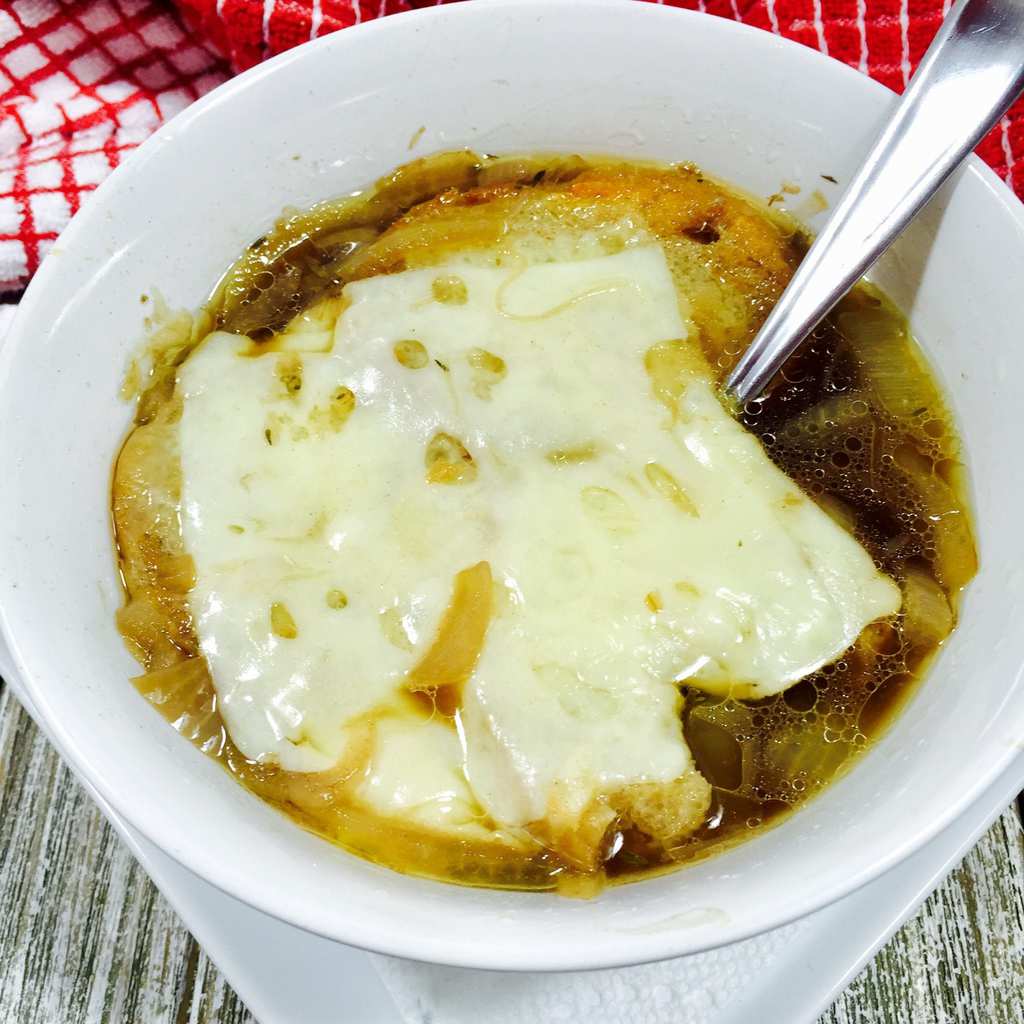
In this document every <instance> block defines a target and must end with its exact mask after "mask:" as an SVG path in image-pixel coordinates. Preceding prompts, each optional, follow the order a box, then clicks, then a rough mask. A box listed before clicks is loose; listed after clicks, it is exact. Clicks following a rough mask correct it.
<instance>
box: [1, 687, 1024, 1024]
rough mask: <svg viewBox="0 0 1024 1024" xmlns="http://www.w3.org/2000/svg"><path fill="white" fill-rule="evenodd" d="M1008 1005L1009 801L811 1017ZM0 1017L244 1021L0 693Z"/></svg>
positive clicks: (1014, 864) (4, 1021)
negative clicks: (834, 998) (871, 957)
mask: <svg viewBox="0 0 1024 1024" xmlns="http://www.w3.org/2000/svg"><path fill="white" fill-rule="evenodd" d="M1022 1006H1024V833H1022V830H1021V826H1020V821H1019V819H1018V818H1017V816H1016V814H1015V812H1014V811H1013V810H1008V811H1007V812H1006V813H1005V814H1004V815H1003V816H1002V818H1001V819H1000V820H999V821H998V822H997V823H996V824H995V825H994V826H993V828H992V829H991V830H990V831H989V833H988V834H987V835H986V836H985V837H984V838H983V839H982V841H981V842H980V843H979V844H978V846H977V847H976V848H975V850H974V851H972V853H971V854H970V855H969V856H968V858H967V859H966V860H965V862H964V864H963V865H962V866H961V867H960V868H959V869H958V870H957V871H955V872H954V873H953V875H952V876H951V877H950V879H949V880H948V881H947V882H946V884H945V885H943V886H942V888H941V889H940V890H939V891H938V892H937V893H935V894H934V895H933V896H932V897H931V898H930V899H929V900H928V901H927V903H926V904H925V906H924V907H923V908H922V910H921V912H920V913H919V914H918V915H917V916H916V917H915V918H914V920H912V921H910V922H909V923H908V924H907V925H906V926H905V927H904V928H903V929H902V930H901V932H900V933H899V934H898V935H897V936H896V937H895V938H893V940H892V941H891V942H890V943H889V944H888V945H887V946H886V947H885V948H884V949H883V950H882V951H881V952H880V953H879V955H878V956H877V957H876V959H875V961H874V962H873V963H872V964H871V966H870V967H869V968H868V969H867V970H866V971H865V972H864V973H863V974H862V975H861V976H860V977H859V978H858V979H857V980H856V981H855V982H854V983H853V985H851V986H850V988H849V989H848V990H847V992H846V993H844V995H843V996H842V997H841V998H840V999H839V1000H838V1002H837V1003H836V1004H835V1006H833V1007H832V1008H831V1010H830V1011H829V1012H828V1013H827V1014H826V1015H825V1016H824V1017H823V1018H822V1021H821V1024H911V1022H913V1024H1020V1021H1021V1020H1022V1018H1024V1012H1022V1009H1021V1008H1022ZM0 1024H255V1022H254V1021H253V1018H252V1017H251V1016H250V1015H249V1014H248V1013H247V1012H246V1010H245V1008H244V1007H243V1006H242V1005H241V1003H240V1001H239V1000H238V998H237V997H236V996H235V995H234V993H233V992H232V991H231V989H230V988H229V987H228V986H227V985H226V983H225V982H224V980H223V978H222V977H221V976H220V974H219V972H218V971H217V969H216V967H215V966H214V965H213V964H212V963H211V962H210V961H209V959H208V958H207V957H206V956H205V955H204V954H203V953H202V951H201V950H200V949H199V947H198V946H197V945H196V943H195V941H194V940H193V939H192V938H191V936H190V935H189V934H188V932H187V931H185V929H184V928H183V926H182V925H181V924H180V922H179V921H178V920H177V918H176V917H175V915H174V913H173V911H172V910H171V909H170V908H169V907H168V906H167V904H166V903H165V902H164V900H163V899H162V897H161V896H160V895H159V893H157V892H156V890H155V889H154V887H153V885H152V884H151V883H150V882H149V880H148V879H147V878H146V876H145V875H144V873H143V872H142V871H141V870H140V869H139V867H138V866H137V865H136V864H135V862H134V860H133V859H132V858H131V856H130V855H129V854H128V852H127V851H126V850H125V849H124V847H123V846H122V845H121V844H120V842H119V841H118V839H117V837H116V835H115V834H114V832H113V831H112V830H111V828H110V827H109V826H108V825H107V824H106V823H105V822H104V820H103V818H102V816H101V815H100V814H99V812H98V811H97V810H96V809H95V807H93V805H92V804H91V802H90V801H89V800H88V798H87V797H86V796H85V795H84V794H83V793H82V791H81V790H80V789H79V787H78V785H77V784H76V783H75V782H74V780H73V778H72V777H71V775H70V773H69V772H68V770H67V769H66V768H64V767H63V765H61V763H60V761H59V759H58V758H57V756H56V755H55V754H54V753H53V751H52V750H51V749H50V747H49V745H48V744H47V743H46V741H45V740H43V739H42V737H41V736H40V735H39V733H38V731H37V730H36V729H35V727H34V726H33V725H32V723H31V720H30V719H29V718H28V716H27V715H26V714H25V713H24V712H23V711H22V710H21V708H20V707H19V706H18V705H17V703H16V701H15V700H14V699H13V698H12V697H11V696H10V694H9V693H8V692H6V690H3V689H0ZM481 1024H484V1021H482V1022H481Z"/></svg>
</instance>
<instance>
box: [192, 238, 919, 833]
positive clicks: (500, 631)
mask: <svg viewBox="0 0 1024 1024" xmlns="http://www.w3.org/2000/svg"><path fill="white" fill-rule="evenodd" d="M346 296H347V298H348V300H349V304H348V306H347V308H346V309H345V312H344V313H343V315H342V316H341V319H340V320H339V322H338V324H337V328H336V331H335V336H334V343H333V347H332V348H330V349H329V350H327V351H324V343H323V336H322V328H321V327H320V324H319V322H317V324H315V325H314V326H315V327H316V330H311V331H310V337H311V340H312V341H313V342H314V344H312V345H311V346H310V347H311V348H312V349H313V351H306V352H301V353H296V352H295V351H288V352H284V353H268V354H265V355H261V356H258V357H251V356H248V355H246V354H245V353H247V352H248V351H249V350H250V347H251V346H250V345H249V343H248V341H247V340H246V339H240V338H237V337H234V336H231V335H225V334H219V335H213V336H211V337H210V338H208V339H207V340H206V341H205V342H204V344H203V345H202V346H201V348H200V349H199V350H198V351H197V352H196V353H195V354H193V355H192V357H191V358H190V359H189V360H188V361H187V362H186V363H185V364H184V365H183V367H182V368H181V371H180V388H181V391H182V393H183V395H184V413H183V416H182V419H181V425H180V447H181V455H182V469H183V479H184V517H183V530H184V538H185V543H186V547H187V549H188V550H189V552H190V553H191V554H192V556H193V558H194V560H195V565H196V579H197V583H196V586H195V588H194V589H193V591H192V593H191V595H190V601H191V605H192V611H193V614H194V616H195V621H196V628H197V632H198V635H199V637H200V641H201V645H202V649H203V652H204V654H205V655H206V657H207V659H208V661H209V664H210V668H211V672H212V676H213V680H214V683H215V686H216V688H217V691H218V694H219V697H220V707H221V709H222V712H223V715H224V717H225V720H226V722H227V725H228V728H229V730H230V732H231V735H232V737H233V739H234V740H235V742H236V743H237V744H238V746H239V747H240V748H241V750H242V751H243V752H244V753H245V754H246V755H248V756H249V757H251V758H256V759H262V760H273V761H277V762H279V763H281V764H282V765H283V766H284V767H286V768H289V769H293V770H297V771H313V770H318V769H322V768H326V767H328V766H330V765H333V764H335V763H336V762H337V761H338V760H339V759H340V758H341V757H342V755H343V754H344V753H345V751H346V748H347V747H348V746H349V745H350V744H351V743H352V742H354V739H353V737H355V736H356V734H357V733H358V732H359V729H360V728H363V727H364V726H365V722H366V721H368V720H370V719H371V718H372V716H373V715H374V714H378V713H380V710H381V709H382V708H383V709H387V717H386V719H384V720H382V724H380V725H378V727H377V729H376V731H375V737H376V739H375V747H374V752H373V756H372V759H371V762H370V763H369V766H368V768H367V782H365V783H364V785H363V787H362V789H361V791H360V792H361V795H362V796H363V798H364V799H365V800H366V801H367V802H368V803H370V804H371V805H373V806H374V807H376V808H378V809H379V810H380V811H381V812H382V813H387V814H391V815H398V816H406V817H412V818H415V820H417V821H418V822H420V823H427V824H431V825H433V826H436V827H438V828H444V829H450V828H455V827H458V828H479V825H476V824H473V822H474V820H476V819H479V818H481V817H482V816H483V815H487V816H489V817H490V818H491V819H493V821H495V822H497V823H499V824H502V825H507V826H518V825H523V824H526V823H530V822H536V821H538V820H541V819H544V818H545V817H550V816H554V815H556V814H560V815H563V816H564V815H565V814H566V813H569V815H570V816H571V815H572V814H574V813H582V811H583V809H584V808H585V807H586V806H587V805H588V803H590V801H591V800H592V799H593V798H594V797H595V796H598V795H600V794H606V793H609V792H612V791H614V790H616V789H617V788H619V787H622V786H626V785H630V784H632V783H636V782H667V781H670V780H672V779H675V778H678V777H679V776H680V775H682V774H684V773H685V772H686V771H687V770H688V769H689V768H690V767H691V760H690V756H689V752H688V750H687V748H686V745H685V742H684V740H683V737H682V730H681V726H680V721H679V713H678V712H679V696H678V684H679V683H681V682H684V681H685V682H688V683H690V684H692V685H696V686H701V687H705V688H707V689H711V690H715V691H718V692H727V691H730V690H731V691H732V692H734V693H736V694H737V695H747V696H764V695H768V694H771V693H775V692H778V691H779V690H781V689H783V688H785V687H786V686H788V685H790V684H791V683H793V682H794V681H796V680H797V679H799V678H801V677H802V676H804V675H806V674H807V673H808V672H811V671H812V670H814V669H815V668H818V667H819V666H821V665H823V664H825V663H827V662H829V661H831V660H833V659H835V658H836V657H837V656H838V655H839V654H841V652H842V651H843V650H845V649H846V648H847V647H848V646H849V644H850V643H851V642H852V641H853V640H854V639H855V638H856V636H857V635H858V633H859V632H860V630H861V629H862V628H863V627H864V625H866V624H867V623H868V622H870V621H872V620H873V619H875V618H877V617H879V616H882V615H887V614H890V613H892V612H894V611H895V610H896V609H897V608H898V607H899V600H900V599H899V591H898V589H897V588H896V586H895V584H894V583H893V582H892V581H891V580H889V579H887V578H886V577H883V576H881V575H880V574H879V573H878V571H877V570H876V568H875V566H874V565H873V563H872V561H871V559H870V557H869V556H868V555H867V553H866V552H865V551H864V550H863V549H862V548H861V547H860V546H859V545H858V544H857V543H856V541H855V540H854V539H853V538H851V537H850V536H849V535H848V534H846V533H845V532H844V531H843V530H842V529H841V528H840V527H839V526H837V525H836V524H835V523H834V522H833V521H832V520H831V519H830V518H829V517H828V516H827V515H826V514H825V513H823V512H822V511H821V510H820V509H819V508H818V507H817V506H816V505H815V504H814V503H813V502H812V501H810V500H809V499H807V498H806V497H805V496H804V495H803V494H802V493H801V492H800V491H799V490H798V489H797V488H796V487H795V486H794V485H793V484H792V482H791V481H790V480H789V479H788V478H787V477H786V476H785V475H784V474H782V473H781V472H780V471H779V470H778V469H777V468H776V467H775V466H774V465H773V464H772V463H771V461H770V460H769V459H768V457H767V456H766V455H765V453H764V452H763V451H762V449H761V447H760V445H759V444H758V442H757V441H756V440H755V439H754V438H753V437H752V436H751V435H750V434H748V433H747V432H746V431H745V430H744V429H743V428H742V427H740V426H739V425H738V424H737V423H736V422H735V421H734V420H733V419H732V418H731V417H730V416H729V415H728V414H727V413H726V411H725V410H724V409H723V408H722V406H721V405H720V404H719V402H718V401H717V399H716V398H715V396H714V393H713V391H712V388H711V385H710V384H709V383H708V382H707V381H706V380H705V379H704V378H702V377H701V376H700V375H699V374H693V373H690V374H686V375H684V377H683V378H680V380H681V383H680V386H679V389H678V391H679V394H677V395H674V396H673V400H672V401H670V402H669V403H668V404H666V403H665V402H664V401H662V400H660V399H659V394H658V392H657V391H656V389H654V388H653V387H652V380H651V377H650V376H649V375H648V370H647V369H646V368H645V358H648V356H649V354H650V353H651V351H652V349H656V347H657V346H659V345H664V343H666V342H669V341H672V340H673V339H677V340H676V341H675V342H674V344H675V345H676V347H677V348H678V347H679V346H681V345H683V343H682V342H681V341H679V340H678V339H685V337H686V333H687V328H686V319H685V316H686V310H685V309H681V308H680V300H679V298H678V297H677V294H676V292H675V289H674V286H673V282H672V279H671V276H670V274H669V272H668V268H667V266H666V263H665V259H664V256H663V254H662V252H661V250H660V248H658V247H657V246H655V245H643V246H639V247H636V248H633V249H627V250H626V251H625V252H622V253H620V254H618V255H614V256H607V257H603V258H596V259H587V260H577V261H574V262H565V263H557V264H538V265H532V266H527V267H522V266H520V267H515V268H507V267H506V268H503V267H497V266H491V267H487V266H470V265H468V264H464V263H457V262H456V263H452V264H449V265H447V266H444V267H440V268H435V269H431V270H415V271H408V272H404V273H400V274H394V275H390V276H383V277H376V278H372V279H369V280H366V281H361V282H358V283H355V284H351V285H349V286H348V287H347V288H346ZM410 343H413V344H410ZM290 344H291V347H292V348H293V349H294V348H296V347H299V346H300V345H301V338H300V337H294V338H292V339H291V342H290ZM683 347H684V348H685V345H683ZM345 389H347V391H346V390H345ZM349 393H350V394H349ZM661 398H665V396H664V394H662V395H661ZM353 399H354V407H353V403H352V400H353ZM439 437H440V438H441V440H440V441H439V440H438V438H439ZM437 453H440V454H441V456H442V459H441V462H440V464H432V463H430V459H431V457H432V455H435V454H437ZM445 459H448V460H450V461H447V462H446V461H445ZM431 465H433V468H431ZM438 465H439V466H440V468H438ZM480 562H486V563H487V565H488V566H489V569H490V573H491V577H492V579H493V581H494V583H493V599H492V601H491V610H490V614H489V619H488V622H487V624H486V633H485V635H484V638H483V643H482V647H481V648H480V650H479V652H478V654H479V656H478V658H476V660H475V666H474V667H473V668H472V672H471V674H470V675H469V678H468V679H467V680H465V681H464V683H462V684H461V686H462V689H461V695H460V696H461V708H460V711H459V714H458V716H457V719H456V723H455V724H456V725H457V730H456V729H452V728H451V727H450V726H448V725H444V724H442V723H441V722H439V721H438V719H437V718H435V719H433V720H429V721H428V720H425V719H422V718H418V717H417V716H416V714H415V713H414V712H413V711H410V710H408V709H407V710H406V711H402V708H403V707H405V705H403V704H402V699H401V697H400V694H401V693H402V692H403V689H404V685H405V682H406V681H407V679H408V677H409V674H410V672H411V671H412V670H413V669H414V668H415V666H417V665H418V664H419V663H420V662H421V660H422V659H423V657H424V655H425V653H426V652H427V651H428V650H430V648H431V644H432V642H433V640H434V638H435V635H436V634H437V631H438V629H439V627H440V625H441V623H442V620H443V618H444V615H445V612H446V609H447V608H448V604H449V601H450V600H451V598H452V590H453V581H454V580H455V578H456V576H457V574H459V573H460V572H462V571H463V570H465V569H467V568H468V567H471V566H474V565H476V564H477V563H480ZM476 653H477V652H473V654H474V657H476ZM405 699H406V700H407V701H408V698H405ZM360 723H362V725H361V724H360ZM385 725H386V727H385Z"/></svg>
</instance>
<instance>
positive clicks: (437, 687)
mask: <svg viewBox="0 0 1024 1024" xmlns="http://www.w3.org/2000/svg"><path fill="white" fill-rule="evenodd" d="M492 611H493V608H492V590H491V566H490V564H489V563H488V562H477V564H476V565H473V566H470V567H469V568H468V569H463V570H462V571H461V572H459V573H456V575H455V584H454V586H453V588H452V599H451V602H450V603H449V605H448V608H447V609H446V610H445V613H444V617H443V618H442V619H441V625H440V627H439V628H438V630H437V636H435V637H434V642H433V643H432V644H431V645H430V647H429V649H428V650H427V652H426V654H424V655H423V657H422V658H421V659H420V661H419V663H418V664H417V665H416V666H415V667H414V668H413V669H412V670H411V671H410V672H409V675H408V676H407V677H406V681H405V685H406V688H407V689H408V690H409V691H410V692H411V693H422V694H425V695H427V696H428V697H430V699H431V700H432V701H433V704H434V706H435V707H436V708H437V710H438V711H440V712H441V713H442V714H444V715H449V716H451V715H454V714H455V712H456V711H457V710H458V708H459V704H460V703H461V701H462V687H463V685H464V684H465V682H466V680H467V679H469V677H470V675H471V674H472V672H473V669H474V668H475V667H476V663H477V659H478V658H479V657H480V652H481V651H482V650H483V646H484V638H485V637H486V636H487V627H488V626H489V625H490V621H491V614H492Z"/></svg>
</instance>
